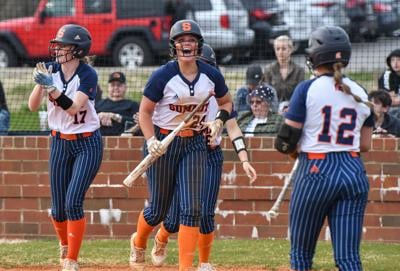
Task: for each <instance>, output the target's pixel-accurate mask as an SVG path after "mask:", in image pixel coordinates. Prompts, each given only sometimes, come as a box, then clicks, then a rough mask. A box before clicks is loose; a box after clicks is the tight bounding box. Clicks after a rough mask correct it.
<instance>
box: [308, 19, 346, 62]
mask: <svg viewBox="0 0 400 271" xmlns="http://www.w3.org/2000/svg"><path fill="white" fill-rule="evenodd" d="M305 51H306V54H307V56H306V57H307V61H309V62H310V64H311V66H312V68H316V67H318V66H321V65H324V64H333V63H336V62H341V63H342V64H343V65H344V66H345V67H346V66H347V64H349V60H350V56H351V43H350V39H349V36H348V35H347V33H346V32H345V31H344V30H343V29H342V28H341V27H338V26H322V27H318V28H317V29H316V30H314V31H313V32H312V33H311V36H310V39H309V40H308V48H307V49H305Z"/></svg>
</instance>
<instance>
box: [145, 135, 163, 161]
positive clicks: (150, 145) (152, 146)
mask: <svg viewBox="0 0 400 271" xmlns="http://www.w3.org/2000/svg"><path fill="white" fill-rule="evenodd" d="M146 143H147V151H148V152H149V153H150V155H151V156H153V157H156V158H158V157H160V156H162V155H163V154H164V153H165V152H166V150H167V149H166V148H164V147H163V146H162V144H161V141H159V140H158V139H157V138H155V136H152V137H150V138H149V139H147V141H146Z"/></svg>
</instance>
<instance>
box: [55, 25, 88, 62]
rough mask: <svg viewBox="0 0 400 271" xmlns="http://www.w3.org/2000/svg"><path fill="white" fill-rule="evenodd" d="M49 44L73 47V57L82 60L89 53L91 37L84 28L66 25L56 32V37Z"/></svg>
mask: <svg viewBox="0 0 400 271" xmlns="http://www.w3.org/2000/svg"><path fill="white" fill-rule="evenodd" d="M50 43H62V44H67V45H74V46H75V48H74V49H73V51H72V54H73V56H74V57H76V58H82V57H84V56H86V55H87V54H88V53H89V50H90V46H91V45H92V37H91V36H90V33H89V31H88V30H87V29H86V28H84V27H82V26H80V25H76V24H66V25H63V26H62V27H61V28H60V29H59V30H58V32H57V35H56V37H55V38H54V39H52V40H51V41H50Z"/></svg>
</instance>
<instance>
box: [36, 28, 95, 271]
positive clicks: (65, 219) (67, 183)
mask: <svg viewBox="0 0 400 271" xmlns="http://www.w3.org/2000/svg"><path fill="white" fill-rule="evenodd" d="M91 43H92V41H91V37H90V33H89V32H88V31H87V30H86V29H85V28H83V27H81V26H79V25H73V24H68V25H64V26H62V27H61V28H60V29H59V30H58V32H57V36H56V37H55V39H53V40H51V41H50V47H49V48H50V51H51V55H52V57H55V61H54V62H50V63H46V64H44V63H38V64H37V65H36V68H35V70H34V73H33V77H34V81H35V82H36V84H37V85H36V86H35V88H34V89H33V91H32V93H31V95H30V97H29V108H30V110H31V111H36V110H38V109H39V107H40V104H41V101H42V98H43V97H46V98H47V112H48V121H49V127H50V129H51V136H52V139H51V145H50V159H49V168H50V187H51V199H52V206H51V216H52V222H53V225H54V229H55V231H56V233H57V236H58V239H59V241H60V261H61V263H62V266H63V269H62V270H64V271H67V270H74V271H76V270H78V269H79V267H78V264H77V259H78V254H79V250H80V247H81V243H82V239H83V234H84V231H85V226H86V220H85V217H84V210H83V201H84V197H85V193H86V191H87V189H88V188H89V186H90V184H91V183H92V181H93V180H94V177H95V176H96V174H97V171H98V169H99V167H100V164H101V160H102V154H103V145H102V140H101V135H100V132H99V131H98V129H99V127H100V122H99V118H98V116H97V114H96V110H95V109H94V98H95V97H96V86H97V74H96V72H95V71H94V70H93V68H91V67H90V66H89V65H87V64H85V63H84V62H83V61H82V59H83V58H84V57H85V56H86V55H87V53H88V52H89V49H90V46H91Z"/></svg>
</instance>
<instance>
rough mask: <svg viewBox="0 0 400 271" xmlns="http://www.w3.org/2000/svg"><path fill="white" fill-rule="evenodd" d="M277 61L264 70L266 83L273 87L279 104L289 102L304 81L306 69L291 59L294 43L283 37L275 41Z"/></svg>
mask: <svg viewBox="0 0 400 271" xmlns="http://www.w3.org/2000/svg"><path fill="white" fill-rule="evenodd" d="M274 52H275V56H276V61H274V62H272V63H271V64H269V65H267V66H266V67H265V69H264V82H265V83H267V84H269V85H271V86H273V87H274V88H275V89H276V92H277V94H278V100H279V103H281V102H284V101H289V100H290V98H291V97H292V93H293V91H294V89H295V87H296V86H297V84H298V83H300V82H301V81H303V80H304V68H302V67H300V66H299V65H297V64H296V63H294V62H293V61H292V59H291V55H292V53H293V41H292V39H291V38H290V37H288V36H286V35H282V36H279V37H277V38H276V39H275V40H274Z"/></svg>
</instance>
